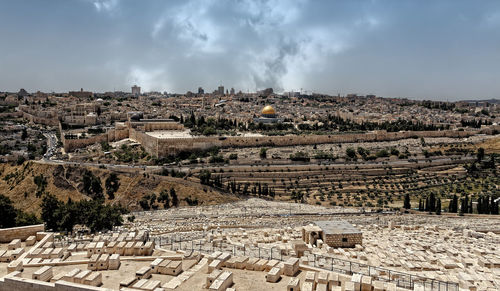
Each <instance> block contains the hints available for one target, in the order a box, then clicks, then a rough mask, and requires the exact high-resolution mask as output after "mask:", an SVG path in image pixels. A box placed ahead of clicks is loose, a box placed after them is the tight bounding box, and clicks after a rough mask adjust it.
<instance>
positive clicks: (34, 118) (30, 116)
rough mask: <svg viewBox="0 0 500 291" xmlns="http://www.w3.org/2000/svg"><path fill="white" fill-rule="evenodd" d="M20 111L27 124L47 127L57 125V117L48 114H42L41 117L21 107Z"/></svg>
mask: <svg viewBox="0 0 500 291" xmlns="http://www.w3.org/2000/svg"><path fill="white" fill-rule="evenodd" d="M20 109H21V111H20V112H21V114H22V116H23V118H24V119H26V120H28V121H29V122H33V123H37V124H43V125H49V126H57V124H58V123H59V120H58V119H57V116H50V114H43V115H42V116H41V115H37V114H36V112H32V111H30V110H29V109H27V108H26V107H21V108H20Z"/></svg>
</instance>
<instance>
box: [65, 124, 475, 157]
mask: <svg viewBox="0 0 500 291" xmlns="http://www.w3.org/2000/svg"><path fill="white" fill-rule="evenodd" d="M158 126H161V127H162V129H163V130H165V124H163V125H158ZM168 126H169V129H171V130H172V129H173V128H176V129H177V127H176V126H175V125H173V124H172V126H174V127H172V128H171V127H170V124H169V125H168ZM143 128H144V127H138V128H133V127H130V128H127V129H114V130H109V131H108V132H106V133H104V134H100V135H96V136H92V137H89V138H85V139H65V138H64V135H63V134H61V139H62V142H63V144H64V149H65V150H66V152H70V151H73V150H75V149H77V148H82V147H86V146H88V145H92V144H94V143H100V142H103V141H105V142H113V141H117V140H121V139H125V138H130V139H132V140H135V141H137V142H138V143H140V144H141V145H142V146H143V147H144V149H145V150H146V152H148V153H149V154H151V155H153V156H156V157H165V156H168V155H175V154H178V153H179V152H182V151H192V150H204V149H208V148H210V147H214V146H216V147H220V148H227V147H260V146H269V147H271V146H278V147H279V146H294V145H314V144H329V143H355V142H375V141H391V140H400V139H407V138H420V137H424V138H425V137H454V138H460V137H468V136H471V135H474V134H477V133H478V131H455V130H443V131H404V132H374V133H357V134H335V135H290V136H259V137H238V136H231V137H218V136H213V137H192V138H171V139H162V138H156V137H153V136H151V135H148V134H147V133H146V132H145V131H144V130H143ZM148 129H149V131H153V129H156V128H155V125H151V127H148ZM179 129H182V128H179Z"/></svg>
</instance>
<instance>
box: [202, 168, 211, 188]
mask: <svg viewBox="0 0 500 291" xmlns="http://www.w3.org/2000/svg"><path fill="white" fill-rule="evenodd" d="M211 175H212V173H211V172H210V171H209V170H201V171H200V183H201V184H203V185H209V184H210V177H211Z"/></svg>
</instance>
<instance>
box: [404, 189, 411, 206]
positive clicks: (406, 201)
mask: <svg viewBox="0 0 500 291" xmlns="http://www.w3.org/2000/svg"><path fill="white" fill-rule="evenodd" d="M404 208H405V209H410V208H411V203H410V194H408V193H406V195H405V201H404Z"/></svg>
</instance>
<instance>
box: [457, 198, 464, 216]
mask: <svg viewBox="0 0 500 291" xmlns="http://www.w3.org/2000/svg"><path fill="white" fill-rule="evenodd" d="M464 205H465V199H464V198H460V209H459V210H458V215H460V216H463V215H464V210H465V207H464Z"/></svg>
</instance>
